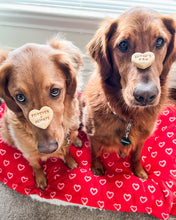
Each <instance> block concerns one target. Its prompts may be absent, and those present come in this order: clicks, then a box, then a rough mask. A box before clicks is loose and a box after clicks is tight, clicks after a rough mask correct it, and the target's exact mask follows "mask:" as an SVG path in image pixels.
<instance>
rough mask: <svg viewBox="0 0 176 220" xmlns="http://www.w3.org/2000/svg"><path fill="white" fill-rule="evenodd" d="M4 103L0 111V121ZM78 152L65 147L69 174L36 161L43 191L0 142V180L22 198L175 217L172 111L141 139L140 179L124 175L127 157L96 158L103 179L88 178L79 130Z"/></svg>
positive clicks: (175, 120)
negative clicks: (71, 163) (75, 165)
mask: <svg viewBox="0 0 176 220" xmlns="http://www.w3.org/2000/svg"><path fill="white" fill-rule="evenodd" d="M4 109H5V104H4V103H3V104H2V105H1V106H0V117H2V115H3V113H4ZM79 137H80V138H81V139H82V141H83V147H82V148H81V149H78V148H75V147H74V146H71V148H70V152H71V155H72V157H73V158H74V159H75V160H76V161H77V163H78V165H79V167H78V168H77V169H73V170H70V169H69V168H68V167H67V166H66V165H64V163H63V162H62V161H61V160H60V159H58V158H50V159H48V160H47V161H46V162H41V164H42V166H43V169H44V170H45V172H46V174H47V178H48V185H47V188H46V189H45V190H44V191H43V190H41V189H38V188H37V187H36V185H35V181H34V175H33V171H32V167H31V166H30V165H29V163H28V161H27V160H26V159H25V158H24V157H23V155H22V153H21V152H20V151H19V150H17V149H15V148H13V147H11V146H8V145H7V144H6V143H3V142H2V140H1V141H0V181H2V182H3V183H4V184H6V185H7V186H8V187H10V188H12V189H13V190H15V191H17V192H19V193H22V194H25V195H38V196H40V197H41V198H45V199H53V200H54V199H56V200H62V201H65V202H68V203H74V204H80V205H84V206H89V207H96V208H100V209H107V210H114V211H123V212H140V213H148V214H150V215H153V216H156V217H158V218H161V219H168V218H169V215H170V214H171V215H176V106H172V107H169V108H166V109H165V110H164V111H163V112H162V113H161V114H160V116H159V117H158V119H157V121H156V130H155V131H154V133H153V134H152V135H151V136H150V137H149V138H148V139H147V140H146V142H145V144H144V147H143V152H142V157H141V160H142V164H143V166H144V167H145V170H146V171H147V172H148V174H149V178H148V179H147V180H142V179H140V178H138V177H136V176H134V174H133V173H132V172H131V170H130V156H129V157H128V158H125V159H122V158H119V156H118V155H117V154H116V153H111V154H109V153H106V152H103V153H102V156H101V157H102V161H103V164H104V166H105V168H106V174H105V175H104V176H102V177H97V176H94V175H93V173H92V172H91V170H90V166H91V156H90V149H89V143H88V140H87V137H86V135H85V134H84V133H83V132H82V131H80V132H79Z"/></svg>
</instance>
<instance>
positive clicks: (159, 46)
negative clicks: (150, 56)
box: [155, 37, 165, 49]
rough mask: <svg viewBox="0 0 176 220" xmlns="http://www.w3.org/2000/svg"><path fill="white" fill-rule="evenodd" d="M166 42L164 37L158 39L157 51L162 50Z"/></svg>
mask: <svg viewBox="0 0 176 220" xmlns="http://www.w3.org/2000/svg"><path fill="white" fill-rule="evenodd" d="M164 43H165V41H164V39H163V38H162V37H158V38H157V40H156V43H155V46H156V49H160V48H161V47H162V46H163V45H164Z"/></svg>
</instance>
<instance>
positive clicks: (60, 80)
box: [0, 38, 82, 189]
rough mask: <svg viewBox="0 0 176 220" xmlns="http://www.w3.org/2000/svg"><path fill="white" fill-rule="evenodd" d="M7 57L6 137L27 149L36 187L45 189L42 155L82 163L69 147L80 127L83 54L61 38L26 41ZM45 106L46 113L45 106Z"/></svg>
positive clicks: (2, 70)
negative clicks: (79, 81)
mask: <svg viewBox="0 0 176 220" xmlns="http://www.w3.org/2000/svg"><path fill="white" fill-rule="evenodd" d="M4 55H5V52H2V54H1V61H3V60H4V61H3V62H2V64H1V66H0V97H2V98H3V99H4V100H5V103H6V111H5V114H4V116H3V119H2V128H1V135H2V138H3V140H4V141H5V142H6V143H8V144H10V145H12V146H15V147H17V148H18V149H19V150H21V151H22V152H23V154H24V156H25V157H26V158H27V159H28V161H29V163H30V165H31V166H32V168H33V171H34V174H35V179H36V184H37V186H38V187H40V188H41V189H44V188H45V187H46V185H47V180H46V176H45V174H44V171H43V170H42V168H41V166H40V163H39V160H40V159H41V160H46V159H47V158H49V157H60V158H61V159H62V160H63V161H64V162H65V163H66V164H67V165H68V167H70V168H76V167H77V163H76V161H75V160H74V159H73V158H72V157H71V156H70V154H69V148H70V145H71V143H72V142H73V141H74V140H75V138H76V137H77V134H78V131H77V130H78V127H79V117H80V111H79V104H78V99H77V91H76V89H77V79H76V77H77V74H78V70H79V68H80V65H81V64H82V61H81V55H80V52H79V50H78V49H77V48H76V47H75V46H73V45H72V44H71V43H70V42H68V41H61V40H58V39H56V38H54V39H52V40H51V41H50V43H49V44H48V45H38V44H26V45H24V46H22V47H20V48H18V49H16V50H14V51H12V52H9V54H8V55H7V57H6V58H5V56H4ZM44 106H45V108H46V109H45V108H44V109H45V110H46V111H43V110H41V108H42V107H44ZM31 110H34V112H33V111H31ZM47 111H48V112H49V113H48V112H47ZM30 112H31V113H33V117H34V121H33V119H31V118H30V116H29V115H30ZM37 112H38V113H37ZM35 117H38V118H35ZM47 120H49V121H47ZM40 122H42V123H43V124H44V127H40ZM45 123H48V124H47V125H46V124H45ZM42 126H43V125H42ZM79 144H80V143H79Z"/></svg>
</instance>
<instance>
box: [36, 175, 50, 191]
mask: <svg viewBox="0 0 176 220" xmlns="http://www.w3.org/2000/svg"><path fill="white" fill-rule="evenodd" d="M35 181H36V185H37V187H38V188H40V189H42V190H44V189H45V188H46V186H47V178H46V176H45V174H44V172H43V174H40V175H37V176H35Z"/></svg>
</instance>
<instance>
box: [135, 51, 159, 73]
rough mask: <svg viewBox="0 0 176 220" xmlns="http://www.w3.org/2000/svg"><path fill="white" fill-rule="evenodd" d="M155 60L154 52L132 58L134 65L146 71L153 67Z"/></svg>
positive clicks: (138, 54) (137, 54)
mask: <svg viewBox="0 0 176 220" xmlns="http://www.w3.org/2000/svg"><path fill="white" fill-rule="evenodd" d="M154 60H155V54H154V53H152V52H145V53H134V54H133V55H132V57H131V61H132V63H134V64H135V66H137V67H138V68H140V69H146V68H147V67H149V66H151V65H152V63H153V62H154Z"/></svg>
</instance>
